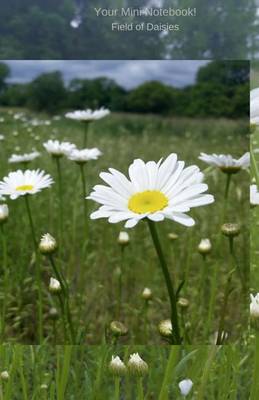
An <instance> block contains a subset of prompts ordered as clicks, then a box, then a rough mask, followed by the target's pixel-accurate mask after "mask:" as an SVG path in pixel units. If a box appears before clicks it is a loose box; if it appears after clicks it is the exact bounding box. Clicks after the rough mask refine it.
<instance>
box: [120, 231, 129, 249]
mask: <svg viewBox="0 0 259 400" xmlns="http://www.w3.org/2000/svg"><path fill="white" fill-rule="evenodd" d="M129 241H130V238H129V234H128V232H120V233H119V237H118V243H119V244H120V245H121V246H127V244H129Z"/></svg>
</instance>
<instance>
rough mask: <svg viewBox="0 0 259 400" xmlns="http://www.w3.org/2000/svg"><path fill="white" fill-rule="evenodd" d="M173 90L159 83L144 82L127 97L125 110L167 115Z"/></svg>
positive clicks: (172, 99)
mask: <svg viewBox="0 0 259 400" xmlns="http://www.w3.org/2000/svg"><path fill="white" fill-rule="evenodd" d="M174 92H175V91H174V89H173V88H172V87H169V86H166V85H164V84H163V83H161V82H157V81H152V82H145V83H143V84H142V85H140V86H138V87H137V88H136V89H133V90H132V91H131V92H130V93H129V95H128V97H127V103H126V104H127V105H126V107H127V109H128V110H129V111H135V112H141V113H147V112H151V113H164V114H165V113H167V112H168V111H169V110H170V109H171V108H172V107H173V104H174Z"/></svg>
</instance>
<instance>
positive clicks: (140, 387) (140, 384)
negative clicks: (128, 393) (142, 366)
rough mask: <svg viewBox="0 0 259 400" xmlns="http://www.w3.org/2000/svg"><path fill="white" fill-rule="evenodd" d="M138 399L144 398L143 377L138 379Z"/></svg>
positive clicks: (142, 399)
mask: <svg viewBox="0 0 259 400" xmlns="http://www.w3.org/2000/svg"><path fill="white" fill-rule="evenodd" d="M137 394H138V397H137V400H144V390H143V378H138V379H137Z"/></svg>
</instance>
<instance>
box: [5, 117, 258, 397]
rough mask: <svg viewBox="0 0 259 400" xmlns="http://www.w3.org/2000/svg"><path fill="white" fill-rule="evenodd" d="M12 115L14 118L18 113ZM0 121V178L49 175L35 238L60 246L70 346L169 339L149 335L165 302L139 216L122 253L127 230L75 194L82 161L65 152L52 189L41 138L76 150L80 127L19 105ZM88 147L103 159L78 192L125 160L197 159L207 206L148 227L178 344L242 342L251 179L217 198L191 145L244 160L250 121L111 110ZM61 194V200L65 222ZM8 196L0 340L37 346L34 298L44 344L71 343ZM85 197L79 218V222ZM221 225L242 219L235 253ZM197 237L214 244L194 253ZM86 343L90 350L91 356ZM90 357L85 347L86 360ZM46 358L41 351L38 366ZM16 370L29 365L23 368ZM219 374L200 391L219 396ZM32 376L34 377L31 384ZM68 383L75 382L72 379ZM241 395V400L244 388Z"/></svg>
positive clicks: (44, 266)
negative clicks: (166, 275)
mask: <svg viewBox="0 0 259 400" xmlns="http://www.w3.org/2000/svg"><path fill="white" fill-rule="evenodd" d="M17 113H22V114H20V115H19V116H18V118H17V117H15V115H17ZM0 117H1V119H0V121H1V122H0V135H2V137H1V138H2V140H1V141H0V172H1V174H0V175H1V176H0V180H2V179H3V178H4V177H5V176H6V175H7V174H8V173H9V172H10V171H15V170H16V169H19V168H21V169H25V168H29V169H38V168H39V169H42V170H44V171H45V172H47V173H49V174H50V175H51V177H52V178H53V179H54V181H55V184H54V185H53V186H52V187H51V188H49V189H44V190H43V191H42V192H41V193H37V194H35V195H32V196H30V207H31V213H32V218H33V222H34V225H35V231H36V238H37V241H38V242H39V241H40V238H41V236H42V235H43V234H45V233H50V234H51V235H52V236H54V237H55V238H56V240H57V242H58V251H57V252H56V253H55V254H54V257H53V258H54V261H55V264H56V266H57V268H58V269H59V270H60V271H61V272H62V274H63V276H64V278H65V280H66V282H67V286H68V288H69V307H70V317H71V321H70V322H71V324H72V326H73V330H74V332H75V337H74V340H73V343H76V344H104V343H107V344H116V343H118V344H127V345H131V344H139V345H153V344H156V345H157V344H163V343H167V341H168V340H167V339H166V338H163V337H161V335H160V334H159V332H158V324H159V323H160V321H162V320H166V319H168V318H170V304H169V301H168V296H167V292H166V288H165V283H164V279H163V275H162V272H161V270H160V267H159V262H158V259H157V255H156V253H155V250H154V247H153V244H152V241H151V237H150V234H149V232H148V229H147V226H146V225H147V224H146V223H145V222H141V223H139V224H138V225H137V226H136V227H135V228H132V229H128V230H127V232H128V233H129V236H130V242H129V244H128V245H127V246H126V247H125V248H124V249H123V250H122V246H121V245H120V244H119V243H118V235H119V233H120V231H124V230H125V228H124V227H123V224H122V223H118V224H110V223H109V222H108V221H107V220H106V219H105V220H90V218H89V215H90V213H91V212H92V211H94V210H96V209H97V204H95V203H94V202H93V201H90V200H84V199H83V190H82V181H81V177H80V169H79V167H78V165H77V164H76V163H74V162H72V161H70V160H68V159H66V158H65V157H63V158H61V159H60V165H61V181H62V186H61V193H60V192H59V185H58V182H59V181H58V175H57V168H56V167H57V166H56V163H55V161H54V160H53V159H52V158H51V156H50V155H49V154H47V152H46V150H45V149H44V148H43V145H42V144H43V143H44V142H46V141H47V140H49V139H57V140H60V141H65V140H67V141H70V142H71V143H75V144H76V145H77V146H78V147H79V148H81V147H82V145H83V128H82V126H81V125H80V123H79V122H73V121H69V120H66V119H65V118H64V117H63V116H62V115H61V116H57V117H48V116H46V115H43V114H32V113H31V112H29V111H27V110H12V109H1V110H0ZM88 147H89V148H91V147H97V148H99V149H100V150H101V151H102V153H103V155H102V156H101V157H100V158H99V159H98V160H96V161H89V162H88V163H87V165H86V169H85V183H86V191H87V194H88V193H90V191H91V189H92V188H93V186H94V185H96V184H100V183H102V181H101V179H100V178H99V173H100V172H101V171H106V170H107V169H108V168H110V167H113V168H116V169H118V170H120V171H121V172H123V173H125V174H127V170H128V166H129V165H130V164H131V162H132V161H133V160H134V159H136V158H141V159H143V160H144V161H149V160H154V161H158V160H159V159H160V158H162V157H166V156H168V155H169V154H170V153H176V154H177V155H178V158H179V159H180V160H184V161H185V163H186V166H189V165H192V164H195V165H198V166H199V167H200V168H201V170H202V171H203V172H204V174H205V182H206V183H207V184H208V187H209V189H208V193H210V194H213V195H214V197H215V202H214V203H213V204H211V205H206V206H202V207H198V208H195V209H194V211H191V215H192V216H193V218H194V219H195V221H196V224H195V226H193V227H191V228H187V227H184V226H183V225H180V224H177V223H176V222H173V221H169V220H166V221H164V222H161V223H156V226H157V230H158V233H159V237H160V241H161V245H162V248H163V251H164V253H165V257H166V260H167V263H168V267H169V271H170V274H171V276H172V277H173V278H174V282H175V288H176V289H177V288H178V292H177V298H178V300H179V299H180V298H184V299H186V300H187V301H185V302H184V305H185V307H183V306H182V305H181V301H180V304H178V313H179V320H180V329H181V335H182V337H183V343H184V344H185V345H188V344H213V343H215V341H216V338H217V334H218V332H219V331H220V332H221V333H222V339H221V340H220V342H221V343H227V344H229V343H243V342H245V341H246V338H247V328H246V327H247V323H248V307H247V305H248V303H249V223H248V219H249V201H248V186H249V175H248V173H247V172H246V171H240V172H239V173H237V174H235V175H234V176H233V178H232V181H231V183H230V188H229V196H228V199H227V200H226V198H225V187H226V175H225V174H224V173H222V172H221V171H220V170H217V169H215V168H212V167H209V166H208V165H206V164H205V163H204V162H202V161H200V160H198V156H199V154H200V152H206V153H209V154H211V153H218V154H221V153H222V154H228V153H230V154H231V155H233V156H234V157H235V158H239V157H240V156H242V155H243V154H244V153H245V152H246V151H247V150H248V123H247V121H246V120H226V119H201V120H199V119H197V120H196V119H185V118H179V119H178V118H165V117H157V116H153V115H134V114H111V116H108V117H107V118H104V119H103V120H101V121H97V122H95V123H93V124H91V127H90V131H89V135H88ZM32 150H37V151H39V152H40V153H41V156H40V157H39V158H37V159H36V160H35V161H32V162H31V163H30V164H28V165H27V166H24V165H17V164H12V165H11V164H9V163H8V158H9V157H10V156H11V155H12V154H23V153H28V152H31V151H32ZM60 195H61V196H62V202H63V216H62V219H63V221H62V226H61V225H60ZM7 203H8V206H9V218H8V221H7V223H6V224H4V226H3V230H2V235H1V239H2V242H1V247H0V249H1V252H0V259H1V269H0V274H1V281H0V301H1V340H2V342H10V343H11V342H12V343H23V344H37V343H39V317H38V309H39V306H40V307H41V309H42V321H41V322H42V326H41V330H42V332H41V335H40V336H41V342H42V343H46V344H62V343H67V344H71V343H72V340H71V339H70V338H69V337H68V336H67V337H66V331H68V330H69V327H68V321H67V320H66V321H64V320H62V309H61V306H60V304H61V303H60V299H59V298H58V296H57V295H55V294H53V293H50V291H49V280H50V277H52V276H55V275H53V269H52V265H51V263H50V261H49V259H48V258H47V257H44V256H42V255H36V254H35V251H34V248H33V240H32V236H31V231H30V225H29V222H28V215H27V212H26V207H25V201H24V199H23V198H22V197H19V198H18V199H16V200H9V199H8V200H7ZM85 203H86V204H87V210H86V213H87V216H88V218H87V220H84V204H85ZM225 222H233V223H239V224H240V225H241V231H240V234H239V235H238V237H236V238H235V239H234V246H233V249H234V250H233V252H230V247H229V240H228V238H227V237H225V236H224V235H223V234H222V233H221V225H222V224H223V223H225ZM170 233H173V234H175V236H174V239H173V240H172V239H170V238H169V236H168V235H169V234H170ZM204 238H209V239H210V241H211V244H212V250H211V252H210V253H209V254H207V255H206V256H204V257H203V256H202V255H201V254H200V253H199V251H198V245H199V243H200V241H201V239H204ZM256 240H257V239H256ZM36 259H37V262H39V265H40V286H39V280H37V277H36V275H37V273H36ZM38 278H39V277H38ZM144 288H150V289H151V291H152V296H151V298H150V299H149V300H146V299H144V298H143V296H142V292H143V290H144ZM119 298H120V299H121V301H119ZM39 302H40V305H39ZM186 303H187V306H186ZM112 321H119V322H121V323H123V325H125V328H126V329H125V331H127V334H125V335H123V336H118V335H116V334H115V333H114V331H113V330H111V328H110V324H111V322H112ZM125 333H126V332H125ZM2 351H3V350H2ZM10 351H11V350H10ZM14 351H17V350H14ZM21 351H23V350H21ZM38 351H39V352H40V349H39V350H37V349H35V350H30V349H28V350H27V352H28V354H30V355H29V356H28V359H30V360H31V361H30V362H33V360H34V359H35V354H37V352H38ZM78 351H79V352H80V350H78ZM81 351H82V352H84V351H86V352H87V351H89V350H81ZM95 351H97V350H92V353H91V354H94V352H95ZM100 351H101V350H100ZM152 351H154V352H158V356H157V357H163V355H164V354H165V353H166V352H167V351H168V350H163V349H161V350H159V349H158V350H155V349H154V350H152ZM34 352H35V354H34ZM50 352H51V350H50ZM201 352H204V355H203V356H202V357H205V358H206V357H207V353H206V350H201ZM219 352H220V353H222V359H221V360H220V361H219V364H217V365H218V366H217V368H219V370H220V374H222V376H223V375H224V373H223V371H224V369H221V368H220V367H219V365H220V363H221V362H223V364H224V362H225V363H226V364H224V365H225V367H224V368H226V370H228V364H227V363H228V362H229V363H232V362H233V363H234V365H235V366H236V365H238V363H240V362H241V361H240V360H239V361H238V356H237V354H236V352H238V350H234V349H232V350H231V348H230V349H227V348H226V349H225V350H220V351H219ZM228 352H229V358H228V359H229V361H226V360H225V361H224V357H225V356H224V355H223V354H225V355H226V354H227V353H228ZM232 352H233V354H232ZM6 357H7V356H6ZM17 357H18V358H17V363H19V356H17ZM94 358H95V357H94V356H93V355H92V356H91V358H90V360H92V359H94ZM45 362H46V360H45V358H44V357H43V361H41V362H40V365H42V363H43V364H44V363H45ZM89 363H91V361H89ZM93 363H94V364H95V361H93ZM202 363H203V362H202ZM194 365H196V364H195V363H194V364H193V367H192V370H193V371H194V372H195V374H197V376H199V379H201V374H200V373H198V371H199V368H201V367H199V368H198V369H196V367H194ZM17 368H18V372H17V374H18V375H19V376H20V378H19V379H22V374H23V373H19V368H20V367H17ZM22 368H25V369H26V365H25V366H24V367H22ZM75 368H78V367H76V366H75ZM231 368H232V367H231ZM39 369H40V372H39V371H38V369H37V370H36V371H35V374H39V377H40V376H41V378H42V379H43V375H42V374H43V370H44V368H43V367H42V368H41V367H40V368H39ZM79 370H81V368H79V369H78V371H79ZM163 370H164V368H162V367H161V370H160V367H159V369H158V371H157V372H154V374H155V376H156V379H157V381H159V382H160V381H161V376H162V375H163V372H162V371H163ZM24 373H26V374H27V373H28V372H24ZM229 373H230V372H229ZM61 374H62V373H61ZM80 374H83V371H80ZM151 374H152V372H151ZM161 374H162V375H161ZM220 374H219V375H217V374H215V379H216V380H215V381H214V382H212V383H211V386H210V392H209V393H210V394H209V395H208V399H215V398H219V399H224V398H227V397H224V396H223V397H220V394H219V397H213V390H214V389H213V387H217V386H218V389H217V390H218V391H219V393H220V390H221V388H222V386H221V383H220V384H219V385H217V382H221V379H220V376H221V375H220ZM242 374H243V372H242ZM39 377H38V378H37V379H36V381H35V382H36V383H35V385H36V386H37V385H38V384H39V381H40V380H39ZM75 379H77V380H78V379H79V377H76V378H75ZM82 379H83V378H82ZM88 379H92V378H91V377H88V375H87V373H85V375H84V384H86V386H87V383H86V382H88ZM41 382H42V380H41ZM200 384H201V383H200ZM226 384H227V383H226ZM53 385H54V386H55V384H53ZM233 385H234V389H233V390H234V391H236V390H239V389H238V388H237V382H234V383H233ZM238 385H240V382H239V384H238ZM68 386H69V390H72V387H73V385H70V384H69V385H68ZM79 386H80V385H79ZM103 386H105V385H103ZM10 390H11V389H10ZM12 390H15V389H12ZM24 390H25V389H24ZM26 390H27V389H26ZM28 390H29V389H28ZM32 390H33V392H29V391H28V392H27V393H33V395H32V394H30V395H29V394H28V395H27V397H26V395H24V399H26V398H30V399H31V398H34V396H38V390H39V389H38V386H37V387H35V388H33V389H32ZM49 390H50V389H49ZM53 390H54V391H55V390H56V389H55V388H54V389H53ZM78 390H80V388H79V389H78ZM103 390H106V388H104V389H103ZM107 390H110V389H108V388H107ZM153 390H154V389H152V386H151V387H149V388H148V391H149V392H148V393H150V394H149V397H147V398H148V399H149V398H150V399H153V398H154V399H157V397H156V396H157V395H156V394H155V395H153V397H152V391H153ZM172 390H173V391H174V390H176V389H175V388H174V389H172ZM199 390H200V389H199ZM240 390H241V392H242V393H243V391H244V390H245V388H244V387H241V385H240ZM11 393H12V392H11ZM235 393H236V392H235ZM12 396H13V397H12ZM15 396H16V397H15ZM42 396H44V395H42ZM48 396H50V395H48ZM107 396H110V394H107ZM9 398H12V399H16V398H17V394H16V395H15V394H12V395H11V397H4V399H9ZM42 398H48V399H49V398H55V397H42ZM57 398H58V399H60V398H61V397H57ZM68 398H71V399H72V398H79V397H76V396H75V397H68ZM102 398H104V397H102ZM105 398H109V397H105ZM111 398H112V397H111ZM197 398H201V397H197ZM231 398H233V399H234V398H236V397H231ZM239 398H242V399H244V398H247V397H246V396H245V397H242V395H241V397H239Z"/></svg>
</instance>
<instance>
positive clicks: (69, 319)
mask: <svg viewBox="0 0 259 400" xmlns="http://www.w3.org/2000/svg"><path fill="white" fill-rule="evenodd" d="M49 259H50V263H51V266H52V268H53V271H54V274H55V276H56V279H57V280H58V281H59V282H60V285H61V290H62V293H63V295H64V298H65V299H66V303H65V304H66V306H65V308H64V309H63V308H62V310H61V311H62V313H65V314H66V318H67V322H68V326H69V330H70V336H71V340H72V343H73V344H75V330H74V325H73V321H72V317H71V311H70V305H69V290H68V285H67V282H66V280H65V278H64V277H63V275H62V273H61V272H59V270H58V268H57V266H56V263H55V261H54V258H53V256H52V255H49Z"/></svg>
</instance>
